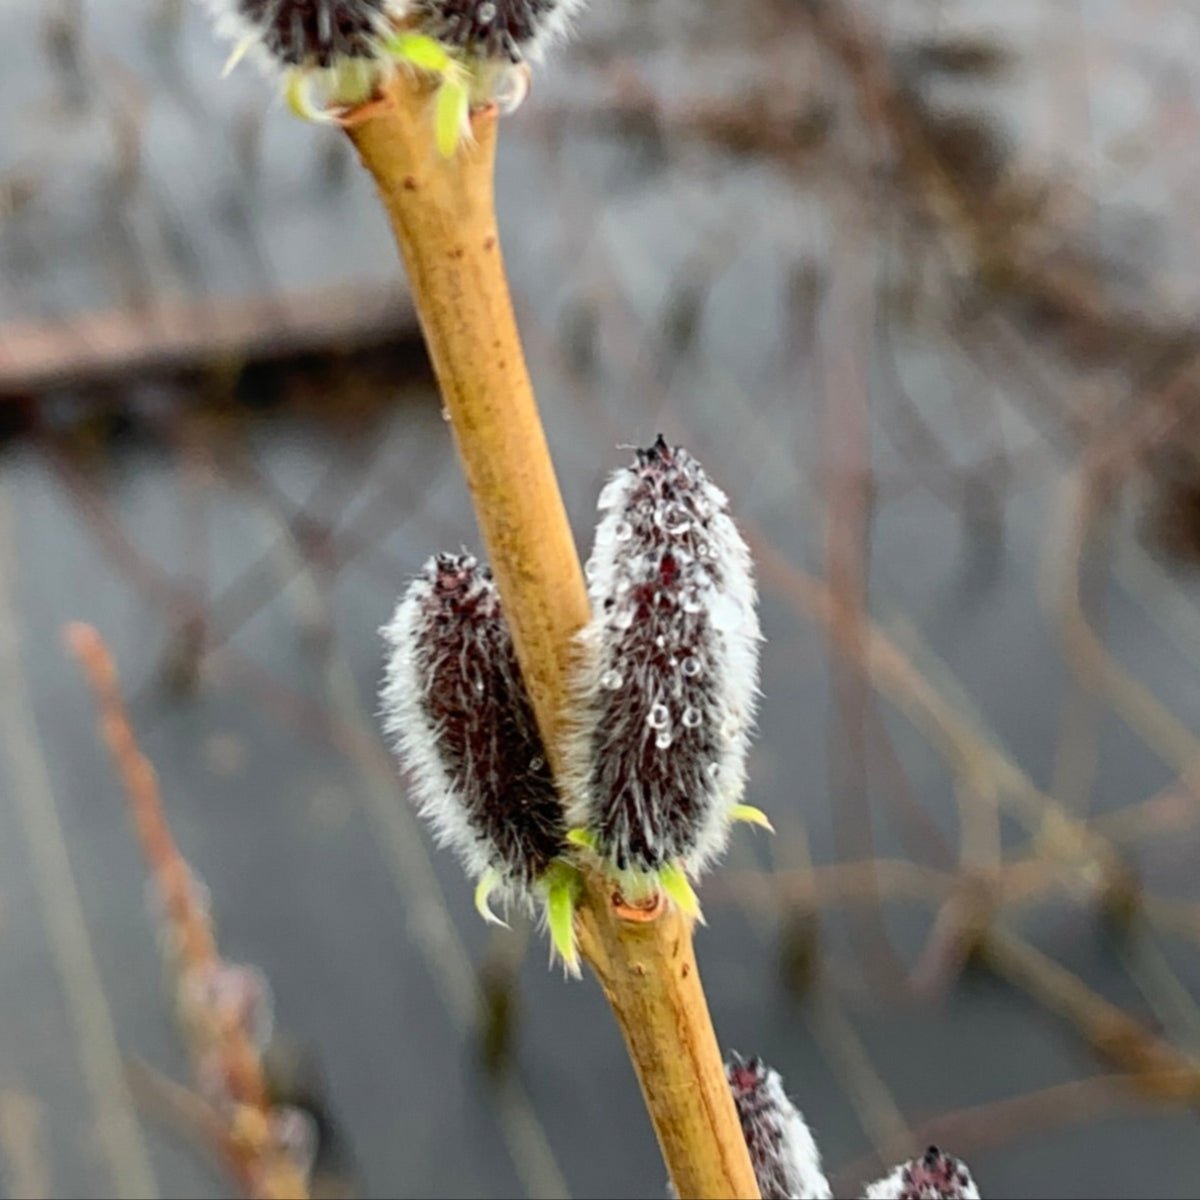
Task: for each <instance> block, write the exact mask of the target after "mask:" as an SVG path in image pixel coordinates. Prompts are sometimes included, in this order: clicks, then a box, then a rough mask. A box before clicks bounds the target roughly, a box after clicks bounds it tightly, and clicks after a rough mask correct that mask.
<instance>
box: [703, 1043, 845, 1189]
mask: <svg viewBox="0 0 1200 1200" xmlns="http://www.w3.org/2000/svg"><path fill="white" fill-rule="evenodd" d="M725 1075H726V1077H727V1078H728V1080H729V1090H730V1091H731V1092H732V1093H733V1103H734V1107H735V1108H736V1109H737V1114H738V1120H739V1122H740V1123H741V1126H742V1136H743V1137H744V1138H745V1139H746V1148H747V1149H748V1150H749V1151H750V1162H751V1164H752V1165H753V1167H754V1177H755V1179H756V1180H757V1181H758V1190H759V1192H760V1193H761V1194H762V1198H763V1200H830V1198H831V1197H832V1195H833V1193H832V1192H831V1191H830V1190H829V1181H828V1180H827V1179H826V1178H825V1173H824V1171H822V1169H821V1155H820V1152H819V1151H818V1150H817V1144H816V1142H815V1141H814V1140H813V1135H812V1133H811V1131H810V1130H809V1128H808V1125H807V1123H806V1122H805V1120H804V1117H803V1116H802V1115H801V1114H800V1110H799V1109H798V1108H797V1107H796V1106H795V1105H794V1104H793V1103H792V1102H791V1100H790V1099H789V1098H788V1095H787V1093H786V1092H785V1091H784V1090H783V1080H782V1079H780V1077H779V1074H778V1072H776V1071H773V1070H772V1069H771V1068H770V1067H768V1066H767V1065H766V1063H764V1062H763V1061H762V1059H760V1058H751V1059H744V1058H742V1057H741V1056H740V1055H738V1054H733V1055H731V1056H730V1058H729V1061H728V1062H727V1063H726V1064H725Z"/></svg>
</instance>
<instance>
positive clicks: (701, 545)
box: [696, 542, 708, 558]
mask: <svg viewBox="0 0 1200 1200" xmlns="http://www.w3.org/2000/svg"><path fill="white" fill-rule="evenodd" d="M696 553H697V554H698V555H700V557H701V558H707V557H708V543H707V542H697V543H696Z"/></svg>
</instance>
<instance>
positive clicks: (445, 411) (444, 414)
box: [442, 405, 450, 421]
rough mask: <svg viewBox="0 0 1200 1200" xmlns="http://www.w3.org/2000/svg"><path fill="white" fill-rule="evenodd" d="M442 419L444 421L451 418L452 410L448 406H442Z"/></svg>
mask: <svg viewBox="0 0 1200 1200" xmlns="http://www.w3.org/2000/svg"><path fill="white" fill-rule="evenodd" d="M442 420H443V421H449V420H450V410H449V409H448V408H446V407H445V405H443V406H442Z"/></svg>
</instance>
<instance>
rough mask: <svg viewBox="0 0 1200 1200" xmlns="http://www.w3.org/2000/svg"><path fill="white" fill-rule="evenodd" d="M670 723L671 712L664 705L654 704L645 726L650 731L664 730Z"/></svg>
mask: <svg viewBox="0 0 1200 1200" xmlns="http://www.w3.org/2000/svg"><path fill="white" fill-rule="evenodd" d="M670 723H671V710H670V709H669V708H668V707H667V706H666V705H665V704H655V705H654V706H653V707H652V708H651V709H650V715H649V716H648V717H647V718H646V724H647V725H649V726H650V728H651V729H666V727H667V726H668V725H670Z"/></svg>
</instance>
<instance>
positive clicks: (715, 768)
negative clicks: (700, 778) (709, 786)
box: [704, 762, 721, 779]
mask: <svg viewBox="0 0 1200 1200" xmlns="http://www.w3.org/2000/svg"><path fill="white" fill-rule="evenodd" d="M704 773H705V774H706V775H707V776H708V777H709V779H716V777H717V776H718V775H720V773H721V764H720V763H715V762H711V763H709V764H708V766H707V767H705V768H704Z"/></svg>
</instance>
